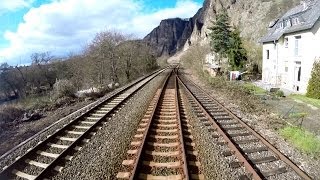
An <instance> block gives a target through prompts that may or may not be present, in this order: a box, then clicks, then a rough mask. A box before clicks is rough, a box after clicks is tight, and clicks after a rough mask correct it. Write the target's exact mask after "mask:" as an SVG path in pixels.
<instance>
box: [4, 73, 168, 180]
mask: <svg viewBox="0 0 320 180" xmlns="http://www.w3.org/2000/svg"><path fill="white" fill-rule="evenodd" d="M163 77H164V75H163V74H162V75H160V76H159V77H157V78H156V79H159V78H160V79H161V78H163ZM140 79H141V78H140ZM138 80H139V79H138ZM138 80H136V81H138ZM136 81H133V82H131V83H129V84H127V85H126V86H123V87H121V88H118V89H116V90H114V91H113V92H111V93H108V94H106V95H105V96H104V97H102V98H100V99H99V100H97V101H95V102H93V103H91V104H89V105H87V106H85V107H83V108H81V109H79V110H78V111H76V112H74V113H72V114H70V115H68V116H67V117H65V118H62V119H61V120H59V122H57V123H55V124H54V125H53V126H51V127H50V128H48V129H46V130H45V131H44V132H39V133H38V134H37V135H35V137H34V138H33V139H31V140H27V141H26V142H25V143H24V144H23V145H21V146H19V147H17V148H16V149H14V150H12V151H11V152H10V153H8V154H4V155H2V156H1V157H0V171H2V169H3V168H5V167H6V166H8V165H10V164H11V163H12V162H14V160H15V159H16V158H17V157H19V156H22V155H23V154H25V153H26V151H27V150H28V149H30V148H32V147H34V146H36V145H37V144H38V142H40V141H43V140H44V139H46V138H47V136H49V135H51V134H54V133H55V132H56V131H57V130H58V129H61V128H62V127H63V126H64V125H65V124H68V123H69V122H71V121H72V120H74V119H75V118H77V117H79V116H81V115H82V114H83V113H85V112H86V111H87V110H88V109H91V108H92V107H94V106H96V105H97V104H100V103H101V102H103V101H105V100H106V99H108V98H109V97H111V96H113V95H114V94H116V93H118V92H120V91H121V90H123V89H125V88H126V87H128V86H130V85H131V84H133V83H135V82H136ZM158 81H159V80H158ZM153 84H156V83H153ZM138 107H139V106H138ZM129 111H130V110H129ZM57 121H58V119H57ZM57 143H61V144H65V145H67V144H69V142H66V141H61V142H60V140H58V141H57ZM17 179H19V178H17Z"/></svg>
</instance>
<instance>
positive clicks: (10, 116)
mask: <svg viewBox="0 0 320 180" xmlns="http://www.w3.org/2000/svg"><path fill="white" fill-rule="evenodd" d="M23 113H24V110H23V109H22V107H21V106H17V105H2V106H0V124H1V123H8V122H12V121H14V120H17V119H19V118H21V117H22V116H23Z"/></svg>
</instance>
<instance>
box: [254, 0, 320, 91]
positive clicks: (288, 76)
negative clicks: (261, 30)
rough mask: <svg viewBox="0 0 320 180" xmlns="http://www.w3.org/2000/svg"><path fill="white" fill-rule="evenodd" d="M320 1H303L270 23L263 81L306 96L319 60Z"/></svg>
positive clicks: (264, 52) (264, 50)
mask: <svg viewBox="0 0 320 180" xmlns="http://www.w3.org/2000/svg"><path fill="white" fill-rule="evenodd" d="M319 17H320V0H309V1H302V2H301V3H300V5H298V6H296V7H294V8H293V9H291V10H289V11H288V12H287V13H286V14H285V15H284V16H283V17H281V18H280V19H278V20H276V21H275V22H274V23H270V25H269V28H270V29H269V31H268V33H267V34H266V35H265V36H264V37H263V38H262V39H261V40H260V42H262V44H263V65H262V67H263V69H262V81H263V82H264V83H265V84H269V85H271V86H273V87H279V88H282V89H286V90H290V91H292V92H297V93H306V91H307V87H308V82H309V79H310V77H311V71H312V67H313V63H314V61H315V59H317V58H319V57H320V29H319V27H320V19H319Z"/></svg>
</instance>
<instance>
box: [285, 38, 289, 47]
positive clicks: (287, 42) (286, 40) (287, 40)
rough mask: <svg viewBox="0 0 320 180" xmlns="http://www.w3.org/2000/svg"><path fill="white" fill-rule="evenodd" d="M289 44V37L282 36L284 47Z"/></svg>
mask: <svg viewBox="0 0 320 180" xmlns="http://www.w3.org/2000/svg"><path fill="white" fill-rule="evenodd" d="M288 45H289V39H288V38H287V37H286V38H284V47H286V48H288Z"/></svg>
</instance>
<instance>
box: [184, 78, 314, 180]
mask: <svg viewBox="0 0 320 180" xmlns="http://www.w3.org/2000/svg"><path fill="white" fill-rule="evenodd" d="M179 83H180V84H181V86H183V87H184V91H185V93H186V94H187V97H188V101H189V102H188V103H190V105H191V107H192V109H194V112H195V114H196V116H197V118H198V119H199V120H200V121H201V122H202V124H203V126H206V127H209V128H208V130H209V131H211V132H212V137H213V138H214V139H215V142H216V143H217V144H218V145H221V146H226V149H228V150H226V151H225V152H223V153H222V154H223V155H224V156H225V157H226V158H227V157H229V156H235V157H236V159H237V161H233V162H231V163H230V167H231V168H233V169H237V168H243V167H244V168H245V170H246V172H247V173H245V174H243V175H240V177H239V179H255V180H258V179H288V177H291V178H290V179H311V177H309V176H308V175H307V174H306V173H305V172H304V171H302V170H301V169H300V168H299V167H298V166H297V165H295V164H294V163H293V162H292V161H291V160H290V159H289V158H287V157H286V156H285V155H284V154H282V153H281V152H280V151H279V150H277V149H276V148H275V147H274V146H272V144H270V143H269V142H268V141H267V140H266V139H264V138H263V137H262V136H261V135H259V134H258V133H257V132H256V131H254V130H253V129H252V128H251V127H249V126H248V125H247V124H246V123H245V122H243V121H242V120H241V119H240V118H238V117H237V116H235V115H234V114H233V113H232V112H231V111H229V110H228V109H227V108H225V107H224V106H223V105H222V104H221V103H219V102H218V101H216V100H215V99H214V98H212V97H211V96H210V95H209V94H208V93H206V92H205V91H204V90H202V89H201V88H200V87H198V86H197V85H196V84H194V83H193V82H191V81H189V80H188V79H186V78H185V77H183V76H182V77H181V78H180V76H179Z"/></svg>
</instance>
